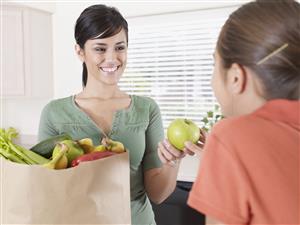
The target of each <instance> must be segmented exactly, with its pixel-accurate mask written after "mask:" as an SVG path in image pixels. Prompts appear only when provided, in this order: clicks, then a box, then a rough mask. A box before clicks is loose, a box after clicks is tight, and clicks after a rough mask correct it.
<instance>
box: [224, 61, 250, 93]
mask: <svg viewBox="0 0 300 225" xmlns="http://www.w3.org/2000/svg"><path fill="white" fill-rule="evenodd" d="M246 83H247V74H246V71H245V69H244V68H243V67H242V66H240V65H239V64H237V63H233V64H232V65H231V67H230V68H229V70H228V71H227V87H228V88H229V90H230V91H231V92H232V93H233V94H241V93H243V92H244V90H245V87H246Z"/></svg>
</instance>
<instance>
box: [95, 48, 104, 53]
mask: <svg viewBox="0 0 300 225" xmlns="http://www.w3.org/2000/svg"><path fill="white" fill-rule="evenodd" d="M95 51H97V52H105V48H95Z"/></svg>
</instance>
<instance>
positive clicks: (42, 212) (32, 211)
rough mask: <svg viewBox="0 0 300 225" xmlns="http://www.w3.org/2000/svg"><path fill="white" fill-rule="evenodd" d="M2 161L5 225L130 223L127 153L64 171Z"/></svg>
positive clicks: (3, 215) (3, 218) (3, 221)
mask: <svg viewBox="0 0 300 225" xmlns="http://www.w3.org/2000/svg"><path fill="white" fill-rule="evenodd" d="M0 160H1V190H2V192H1V204H2V210H1V214H2V215H1V217H2V218H1V222H2V223H4V224H130V223H131V217H130V215H131V213H130V187H129V159H128V152H126V153H121V154H117V155H114V156H110V157H108V158H104V159H100V160H96V161H90V162H84V163H81V164H80V165H79V166H77V167H74V168H69V169H64V170H51V169H46V168H43V167H41V166H37V165H23V164H17V163H12V162H9V161H7V160H5V159H3V158H0Z"/></svg>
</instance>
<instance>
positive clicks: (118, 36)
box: [75, 5, 128, 87]
mask: <svg viewBox="0 0 300 225" xmlns="http://www.w3.org/2000/svg"><path fill="white" fill-rule="evenodd" d="M75 40H76V43H77V45H76V51H77V53H78V55H79V56H80V58H81V60H82V61H83V72H82V84H83V87H85V86H86V83H87V79H88V74H87V72H88V71H89V75H91V76H93V77H94V78H95V79H99V74H98V72H100V73H103V74H104V75H107V76H106V77H107V79H108V80H109V79H116V78H118V77H119V76H120V75H121V74H122V73H123V71H124V69H125V66H126V59H127V45H128V25H127V22H126V20H125V19H124V18H123V16H122V15H121V14H120V13H119V11H118V10H117V9H116V8H113V7H108V6H105V5H92V6H90V7H88V8H86V9H85V10H84V11H83V12H82V13H81V14H80V16H79V18H78V19H77V21H76V24H75ZM112 74H113V75H115V76H117V77H114V76H110V75H112ZM104 77H105V76H104ZM108 82H109V81H108Z"/></svg>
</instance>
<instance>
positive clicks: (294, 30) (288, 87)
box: [213, 0, 300, 106]
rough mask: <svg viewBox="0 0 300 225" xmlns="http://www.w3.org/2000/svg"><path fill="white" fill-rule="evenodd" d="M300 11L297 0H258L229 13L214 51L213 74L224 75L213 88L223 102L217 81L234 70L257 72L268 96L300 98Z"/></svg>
mask: <svg viewBox="0 0 300 225" xmlns="http://www.w3.org/2000/svg"><path fill="white" fill-rule="evenodd" d="M299 15H300V4H299V3H297V2H296V1H294V0H276V1H273V0H257V1H255V2H250V3H248V4H245V5H243V6H242V7H240V8H239V9H238V10H236V11H235V12H233V13H232V14H231V15H230V17H229V18H228V20H227V21H226V23H225V24H224V26H223V28H222V30H221V33H220V35H219V39H218V42H217V47H216V52H215V57H216V58H217V60H218V61H219V68H215V72H214V73H215V74H214V76H223V77H219V78H215V81H214V80H213V88H214V91H215V94H216V97H217V98H218V100H219V102H220V104H221V106H222V98H224V96H223V97H222V96H218V95H220V93H218V92H220V90H216V89H217V87H218V84H216V83H218V82H219V83H220V82H221V81H220V80H223V83H224V84H225V85H226V82H227V79H228V76H227V75H228V73H229V72H232V71H233V70H234V71H237V72H240V73H248V74H251V75H252V76H254V77H255V81H257V82H256V84H254V87H255V86H256V87H257V90H256V91H257V93H258V94H259V95H260V97H262V98H263V99H265V100H271V99H277V98H282V99H290V100H298V99H299V97H300V60H299V58H300V17H299ZM217 66H218V65H216V67H217ZM218 79H220V80H218ZM254 83H255V82H254ZM223 88H224V87H223ZM241 88H243V87H242V86H241ZM241 91H242V90H241ZM221 92H222V91H221ZM228 97H229V95H228Z"/></svg>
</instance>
